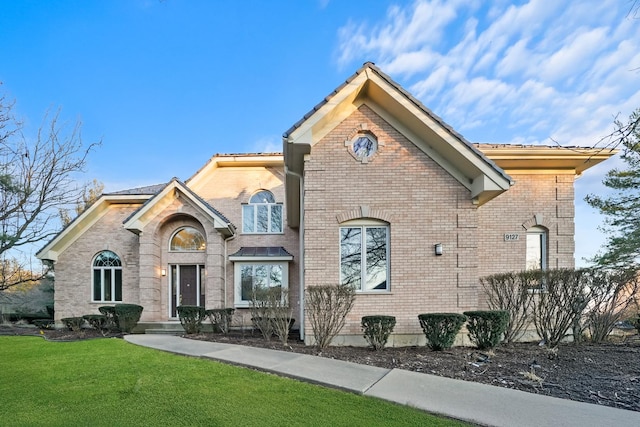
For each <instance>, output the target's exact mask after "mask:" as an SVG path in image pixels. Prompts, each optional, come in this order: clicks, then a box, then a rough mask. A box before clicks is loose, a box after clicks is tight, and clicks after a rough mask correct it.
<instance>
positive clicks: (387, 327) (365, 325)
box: [360, 315, 396, 350]
mask: <svg viewBox="0 0 640 427" xmlns="http://www.w3.org/2000/svg"><path fill="white" fill-rule="evenodd" d="M360 326H361V327H362V332H363V333H364V339H365V340H367V342H368V343H369V346H370V347H372V348H373V349H374V350H381V349H383V348H384V346H385V344H387V340H388V339H389V335H391V332H393V328H394V327H395V326H396V318H395V317H394V316H383V315H375V316H364V317H362V320H361V323H360Z"/></svg>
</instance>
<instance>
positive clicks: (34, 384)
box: [0, 336, 463, 426]
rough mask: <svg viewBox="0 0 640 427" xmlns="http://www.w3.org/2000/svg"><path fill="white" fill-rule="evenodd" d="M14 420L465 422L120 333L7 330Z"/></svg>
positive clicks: (4, 340) (6, 397)
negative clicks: (129, 339) (89, 335)
mask: <svg viewBox="0 0 640 427" xmlns="http://www.w3.org/2000/svg"><path fill="white" fill-rule="evenodd" d="M0 360H1V361H2V369H0V395H2V404H1V405H0V419H1V420H3V421H2V424H3V425H8V426H38V425H41V426H44V425H46V426H63V425H64V426H74V425H93V426H99V425H110V426H111V425H136V426H145V425H148V426H157V425H173V426H179V425H184V426H197V425H203V426H205V425H206V426H238V425H242V426H258V425H259V426H276V425H277V426H281V425H287V426H298V425H299V426H314V425H315V426H325V425H331V426H358V425H362V426H376V425H378V426H385V425H398V426H401V425H406V426H415V425H434V426H453V425H463V424H461V423H458V422H456V421H452V420H448V419H442V418H437V417H434V416H431V415H429V414H425V413H424V412H421V411H418V410H415V409H413V408H409V407H404V406H399V405H394V404H391V403H388V402H384V401H381V400H377V399H372V398H367V397H363V396H358V395H354V394H349V393H345V392H341V391H337V390H331V389H325V388H322V387H319V386H315V385H311V384H306V383H301V382H298V381H294V380H291V379H285V378H280V377H276V376H273V375H268V374H264V373H260V372H255V371H251V370H248V369H243V368H238V367H233V366H227V365H223V364H220V363H216V362H212V361H208V360H200V359H195V358H187V357H182V356H177V355H173V354H169V353H163V352H159V351H155V350H151V349H146V348H142V347H137V346H133V345H131V344H128V343H126V342H124V341H123V340H120V339H113V338H112V339H108V338H105V339H96V340H86V341H76V342H48V341H45V340H44V339H42V338H40V337H28V336H19V337H15V336H0Z"/></svg>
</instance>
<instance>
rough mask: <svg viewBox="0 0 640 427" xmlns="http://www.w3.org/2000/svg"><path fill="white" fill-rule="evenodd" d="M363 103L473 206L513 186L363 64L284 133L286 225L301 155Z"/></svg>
mask: <svg viewBox="0 0 640 427" xmlns="http://www.w3.org/2000/svg"><path fill="white" fill-rule="evenodd" d="M363 104H366V105H367V106H369V107H370V108H371V109H372V110H373V111H374V112H375V113H376V114H378V115H379V116H380V117H382V119H384V120H385V121H387V122H388V123H389V124H391V125H392V126H393V127H394V128H395V129H397V130H398V131H399V132H400V133H402V134H403V136H404V137H406V138H407V139H408V140H409V141H411V142H412V143H413V144H415V145H416V147H417V148H419V149H420V150H422V151H423V152H424V153H425V154H426V155H428V156H429V157H430V158H432V159H433V160H434V161H435V162H436V163H438V164H439V165H440V166H441V167H442V168H443V169H445V170H446V171H447V172H448V173H449V174H450V175H452V176H453V177H454V178H455V179H456V180H458V182H460V183H461V184H462V185H463V186H465V187H466V188H468V189H469V191H470V194H471V198H472V199H473V201H474V202H475V203H477V204H479V205H481V204H483V203H486V202H487V201H489V200H491V199H492V198H493V197H496V196H497V195H498V194H501V193H502V192H504V191H506V190H507V189H508V188H509V187H510V186H511V185H512V184H513V181H512V179H511V177H510V176H509V175H508V174H507V173H506V172H505V171H504V170H503V169H501V168H500V167H499V166H498V165H497V164H495V163H494V162H493V161H491V160H490V159H489V158H488V157H487V156H485V155H484V154H483V153H482V152H481V151H480V150H479V149H478V148H477V147H475V146H474V145H473V144H471V143H470V142H469V141H467V140H466V139H465V138H464V137H463V136H462V135H460V134H459V133H457V132H456V131H454V130H453V128H451V126H449V125H447V124H446V123H445V122H444V121H443V120H442V119H441V118H440V117H438V116H437V115H435V114H434V113H433V112H432V111H431V110H429V109H428V108H426V107H425V106H424V105H423V104H422V103H421V102H420V101H418V100H417V99H416V98H414V97H413V96H412V95H411V94H409V93H408V92H407V91H405V90H404V89H403V88H402V87H401V86H400V85H399V84H397V83H396V82H394V81H393V80H392V79H391V78H390V77H389V76H387V75H386V74H384V73H383V72H382V71H380V69H378V68H377V67H376V66H375V65H374V64H373V63H371V62H367V63H365V64H364V65H363V66H362V67H361V68H360V69H358V70H357V71H356V72H355V74H353V75H352V76H351V77H349V78H348V79H347V80H346V81H345V82H344V83H343V84H341V85H340V86H338V88H336V89H335V90H334V91H333V92H331V93H330V94H329V95H328V96H327V97H325V98H324V99H323V100H322V101H321V102H320V103H318V104H317V105H316V106H315V107H313V108H312V109H311V110H310V111H309V112H308V113H307V114H305V115H304V116H303V118H302V119H300V120H298V121H297V122H296V123H295V124H294V125H293V126H292V127H291V128H289V129H288V130H287V131H286V132H284V134H283V147H284V159H285V168H286V170H287V186H286V191H287V202H288V206H287V218H288V221H289V225H290V226H292V227H296V226H298V225H299V220H300V213H299V207H300V201H299V200H298V199H299V196H298V195H297V194H298V193H299V180H300V177H301V176H302V174H303V170H304V159H305V156H306V155H308V154H310V153H311V148H312V147H313V145H315V144H316V143H318V142H319V141H321V140H322V139H323V138H324V136H326V135H327V134H328V133H329V132H330V131H331V130H332V129H334V128H335V127H336V126H337V125H339V124H340V123H341V122H342V121H343V120H344V119H346V118H347V117H349V116H350V115H351V114H352V113H353V112H354V111H356V110H357V109H358V108H359V107H360V106H361V105H363Z"/></svg>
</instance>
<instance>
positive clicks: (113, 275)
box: [91, 251, 122, 302]
mask: <svg viewBox="0 0 640 427" xmlns="http://www.w3.org/2000/svg"><path fill="white" fill-rule="evenodd" d="M91 299H92V301H95V302H115V301H122V262H121V261H120V258H119V257H118V255H116V254H115V253H113V252H111V251H102V252H100V253H99V254H98V255H96V257H95V258H94V259H93V291H92V296H91Z"/></svg>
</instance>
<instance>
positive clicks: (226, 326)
mask: <svg viewBox="0 0 640 427" xmlns="http://www.w3.org/2000/svg"><path fill="white" fill-rule="evenodd" d="M234 311H235V309H233V308H213V309H211V310H206V311H205V312H204V314H205V315H206V316H208V317H209V321H210V322H211V324H212V325H213V330H214V332H215V331H216V330H218V331H220V332H222V333H223V334H225V335H226V334H228V333H229V330H230V329H231V319H232V318H233V313H234Z"/></svg>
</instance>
